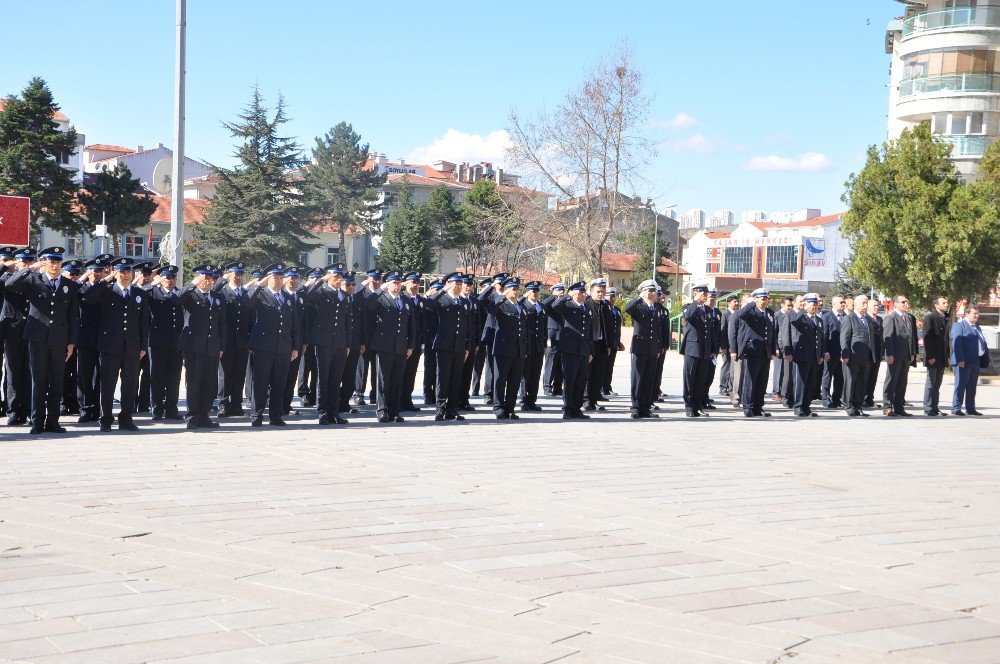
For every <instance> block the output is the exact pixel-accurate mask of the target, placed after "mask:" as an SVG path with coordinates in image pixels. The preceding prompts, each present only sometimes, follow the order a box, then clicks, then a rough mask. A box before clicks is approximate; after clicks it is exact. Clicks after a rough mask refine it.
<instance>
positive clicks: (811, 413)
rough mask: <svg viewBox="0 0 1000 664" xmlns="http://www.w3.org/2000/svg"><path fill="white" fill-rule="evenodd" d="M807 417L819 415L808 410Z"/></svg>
mask: <svg viewBox="0 0 1000 664" xmlns="http://www.w3.org/2000/svg"><path fill="white" fill-rule="evenodd" d="M809 417H819V415H817V414H816V413H814V412H812V411H811V410H810V411H809Z"/></svg>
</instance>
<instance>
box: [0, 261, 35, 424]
mask: <svg viewBox="0 0 1000 664" xmlns="http://www.w3.org/2000/svg"><path fill="white" fill-rule="evenodd" d="M36 255H37V254H36V252H35V248H34V247H22V248H20V249H17V250H16V251H15V252H14V259H13V260H10V259H8V260H6V261H4V268H5V270H6V272H5V274H3V275H0V289H2V290H3V296H4V297H3V313H2V314H0V330H2V332H3V345H4V373H5V374H6V385H5V387H6V388H7V426H14V427H16V426H23V425H25V424H27V423H28V414H29V412H30V410H31V365H30V362H29V355H28V342H27V341H26V340H25V338H24V328H25V325H27V322H28V310H29V309H30V308H31V307H30V304H29V303H28V299H27V298H26V297H24V296H23V295H21V294H20V293H15V292H14V291H7V289H6V284H7V282H8V281H9V280H10V279H11V277H13V276H14V274H15V273H17V272H19V271H20V270H23V269H24V268H26V267H29V266H30V265H31V264H32V263H34V262H35V257H36Z"/></svg>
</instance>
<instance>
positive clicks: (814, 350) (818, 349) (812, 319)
mask: <svg viewBox="0 0 1000 664" xmlns="http://www.w3.org/2000/svg"><path fill="white" fill-rule="evenodd" d="M803 305H804V306H803V307H802V308H800V309H798V310H797V311H794V312H792V313H790V314H789V315H788V326H789V334H788V336H787V338H786V339H785V342H786V343H785V346H784V350H783V354H784V356H785V360H786V362H788V361H791V362H792V363H794V372H795V379H794V380H793V381H792V385H793V386H794V390H795V396H794V397H793V398H792V399H793V400H792V408H793V409H794V412H795V414H796V415H797V416H799V417H817V415H816V413H814V412H813V410H812V401H813V396H814V395H815V394H816V384H817V383H818V382H819V377H820V371H821V370H822V368H823V364H824V363H826V362H828V361H829V360H830V354H829V353H828V352H827V351H826V335H825V334H824V331H823V319H822V318H820V316H819V295H818V294H817V293H807V294H806V296H805V297H804V298H803ZM789 370H790V369H789Z"/></svg>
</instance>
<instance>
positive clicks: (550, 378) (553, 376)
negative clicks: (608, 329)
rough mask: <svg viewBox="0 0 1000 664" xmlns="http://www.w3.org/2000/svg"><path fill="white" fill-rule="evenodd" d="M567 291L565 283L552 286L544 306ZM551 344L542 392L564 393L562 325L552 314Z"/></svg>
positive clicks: (549, 319)
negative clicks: (560, 330) (560, 332)
mask: <svg viewBox="0 0 1000 664" xmlns="http://www.w3.org/2000/svg"><path fill="white" fill-rule="evenodd" d="M565 293H566V286H565V285H564V284H556V285H554V286H553V287H552V294H551V295H550V296H549V297H547V298H545V299H544V300H542V307H543V308H544V307H545V306H546V305H548V304H551V303H552V302H554V301H555V299H556V298H557V297H559V296H560V295H563V294H565ZM547 325H548V328H547V332H548V337H549V344H548V347H547V348H546V350H545V370H544V373H543V374H542V392H543V393H544V394H546V395H550V396H559V395H560V394H562V385H563V380H562V357H561V356H560V355H559V329H560V328H561V327H562V326H561V325H559V323H558V322H556V320H555V319H554V318H552V317H551V316H549V317H548V323H547Z"/></svg>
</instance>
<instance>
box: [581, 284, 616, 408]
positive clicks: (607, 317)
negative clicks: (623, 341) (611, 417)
mask: <svg viewBox="0 0 1000 664" xmlns="http://www.w3.org/2000/svg"><path fill="white" fill-rule="evenodd" d="M607 288H608V282H607V281H606V280H605V279H594V280H593V281H591V282H590V299H589V300H588V301H587V305H588V306H589V307H590V309H591V310H592V311H593V312H594V360H593V362H591V364H590V375H589V376H588V378H587V410H590V411H595V410H604V406H600V405H598V403H597V402H598V401H600V400H602V399H603V398H604V395H603V394H602V391H603V388H604V379H605V378H606V377H607V376H606V374H607V370H608V358H610V357H611V344H612V341H611V339H610V333H609V332H608V330H609V329H610V328H611V326H612V324H613V321H612V317H611V305H610V304H608V301H607V299H606V298H607Z"/></svg>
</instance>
